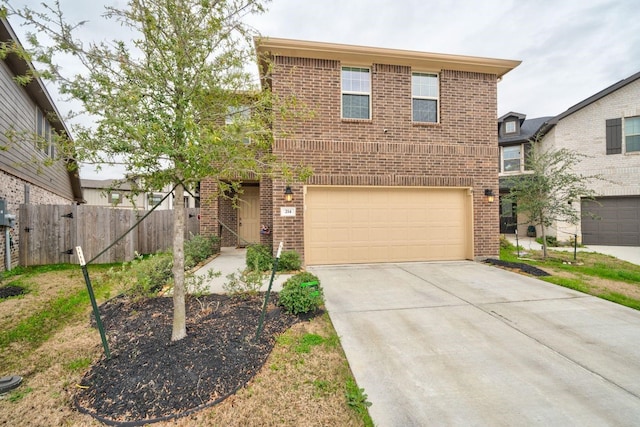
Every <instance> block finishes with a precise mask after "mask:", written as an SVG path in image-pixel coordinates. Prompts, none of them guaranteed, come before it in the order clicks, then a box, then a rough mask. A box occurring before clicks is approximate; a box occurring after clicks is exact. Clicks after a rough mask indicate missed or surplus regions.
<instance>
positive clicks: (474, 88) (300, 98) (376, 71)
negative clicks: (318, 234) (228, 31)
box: [272, 57, 499, 258]
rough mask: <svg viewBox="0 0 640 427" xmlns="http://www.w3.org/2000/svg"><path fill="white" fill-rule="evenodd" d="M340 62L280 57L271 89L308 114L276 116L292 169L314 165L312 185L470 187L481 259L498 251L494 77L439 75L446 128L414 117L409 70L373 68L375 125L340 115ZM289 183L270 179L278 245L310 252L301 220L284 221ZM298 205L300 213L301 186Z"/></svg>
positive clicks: (282, 154)
mask: <svg viewBox="0 0 640 427" xmlns="http://www.w3.org/2000/svg"><path fill="white" fill-rule="evenodd" d="M340 68H341V63H340V62H338V61H328V60H313V59H306V58H305V59H302V58H288V57H277V61H276V64H275V70H274V71H273V79H272V81H273V86H272V90H273V92H274V93H275V94H276V95H277V96H279V97H283V98H285V97H287V96H294V97H295V98H296V100H297V102H299V103H300V104H302V105H305V106H307V108H308V109H309V111H310V114H308V115H309V116H310V117H309V118H308V119H306V120H303V121H300V122H293V123H291V122H285V121H282V120H277V121H276V123H275V126H274V129H275V132H276V136H277V135H278V134H284V135H287V137H276V139H275V141H274V147H273V151H274V153H275V154H277V155H278V157H279V158H281V159H283V160H284V161H286V162H287V163H289V164H301V163H303V164H306V165H308V166H310V167H311V168H312V169H313V176H312V177H311V178H310V179H309V181H308V182H307V184H310V185H314V184H315V185H367V186H368V185H380V186H426V187H467V188H472V189H473V193H474V196H473V200H474V202H473V212H474V236H473V237H474V257H475V258H486V257H490V256H491V257H493V256H497V254H498V224H499V222H498V204H497V203H493V204H489V203H487V202H486V200H485V197H484V189H487V188H489V189H492V190H493V191H494V193H495V194H497V193H498V171H497V165H496V158H497V157H498V142H497V135H496V131H495V123H496V121H495V120H496V119H495V118H496V115H497V114H496V104H497V101H496V84H497V78H496V76H495V75H492V74H481V73H473V72H459V71H450V70H444V71H442V72H441V73H440V123H438V124H414V123H412V119H411V72H412V70H411V68H410V67H408V66H394V65H385V64H372V67H371V69H372V95H371V102H372V119H371V120H343V119H341V117H340V96H341V93H340ZM284 188H285V183H284V182H283V181H281V180H275V181H274V183H273V199H272V200H273V204H274V210H273V222H274V227H273V230H274V234H273V241H274V242H278V241H284V242H286V246H287V248H288V249H295V250H297V251H298V252H300V253H301V254H303V255H304V241H303V237H304V236H303V230H304V223H303V221H304V219H303V216H302V215H298V216H296V217H284V218H283V217H280V216H279V208H280V206H282V205H283V203H282V201H281V200H282V193H283V192H284ZM292 189H293V191H294V193H295V195H296V198H295V200H294V202H293V203H292V204H291V206H295V207H296V208H297V211H298V212H303V209H304V206H303V202H304V200H303V197H302V196H303V184H302V183H297V184H296V185H292Z"/></svg>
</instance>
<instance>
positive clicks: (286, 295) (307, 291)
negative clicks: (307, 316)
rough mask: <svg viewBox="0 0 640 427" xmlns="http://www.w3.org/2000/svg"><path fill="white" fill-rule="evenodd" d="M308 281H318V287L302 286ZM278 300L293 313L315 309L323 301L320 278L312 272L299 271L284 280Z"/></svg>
mask: <svg viewBox="0 0 640 427" xmlns="http://www.w3.org/2000/svg"><path fill="white" fill-rule="evenodd" d="M308 282H318V285H317V287H314V286H307V287H302V286H301V285H302V284H303V283H308ZM278 300H279V304H280V305H281V306H282V307H284V309H285V310H286V311H287V312H289V313H291V314H302V313H309V312H312V311H315V310H317V309H318V307H320V305H321V304H322V302H323V299H322V288H320V280H319V279H318V277H316V276H314V275H313V274H311V273H307V272H303V273H298V274H296V275H295V276H292V277H291V278H289V279H288V280H287V281H286V282H284V284H283V286H282V290H281V291H280V297H279V299H278Z"/></svg>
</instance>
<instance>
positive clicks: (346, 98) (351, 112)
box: [342, 67, 371, 120]
mask: <svg viewBox="0 0 640 427" xmlns="http://www.w3.org/2000/svg"><path fill="white" fill-rule="evenodd" d="M342 118H343V119H365V120H368V119H370V118H371V70H369V69H368V68H357V67H342Z"/></svg>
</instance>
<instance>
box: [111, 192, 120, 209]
mask: <svg viewBox="0 0 640 427" xmlns="http://www.w3.org/2000/svg"><path fill="white" fill-rule="evenodd" d="M121 201H122V199H121V195H120V193H115V192H111V193H109V204H111V205H114V206H115V205H118V204H120V202H121Z"/></svg>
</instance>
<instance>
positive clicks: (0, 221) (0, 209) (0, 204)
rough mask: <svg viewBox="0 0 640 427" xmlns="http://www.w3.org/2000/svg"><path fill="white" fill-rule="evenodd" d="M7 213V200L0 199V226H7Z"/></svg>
mask: <svg viewBox="0 0 640 427" xmlns="http://www.w3.org/2000/svg"><path fill="white" fill-rule="evenodd" d="M6 214H7V201H6V200H5V199H0V227H7V226H8V225H9V224H7V221H9V220H8V219H7V218H5V215H6Z"/></svg>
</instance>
